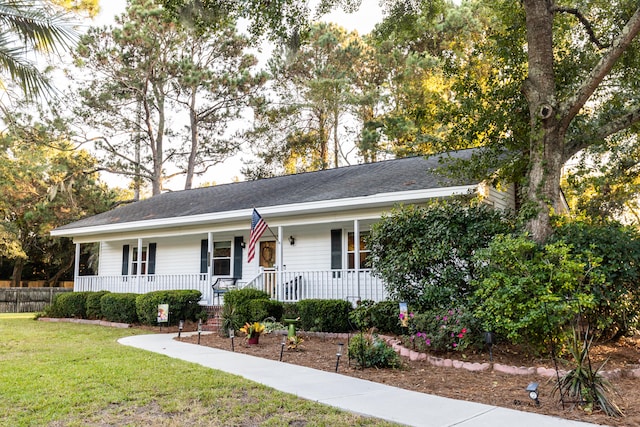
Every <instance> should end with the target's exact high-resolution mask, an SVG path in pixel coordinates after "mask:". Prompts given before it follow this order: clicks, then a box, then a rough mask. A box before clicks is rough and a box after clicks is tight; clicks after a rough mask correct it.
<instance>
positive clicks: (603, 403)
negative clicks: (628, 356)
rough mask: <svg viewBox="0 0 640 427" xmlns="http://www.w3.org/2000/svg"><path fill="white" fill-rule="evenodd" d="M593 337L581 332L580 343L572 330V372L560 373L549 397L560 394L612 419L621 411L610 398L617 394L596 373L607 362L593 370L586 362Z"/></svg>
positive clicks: (577, 335) (588, 361)
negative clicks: (583, 334) (582, 338)
mask: <svg viewBox="0 0 640 427" xmlns="http://www.w3.org/2000/svg"><path fill="white" fill-rule="evenodd" d="M592 341H593V337H591V338H588V332H587V333H585V338H584V341H582V340H581V339H580V337H579V334H578V333H577V332H576V331H575V329H574V330H573V336H572V338H571V339H570V342H569V347H568V351H569V353H570V354H571V356H572V357H573V360H572V364H573V369H571V370H570V371H569V372H567V373H566V374H564V375H563V376H562V377H560V379H559V380H558V382H557V383H556V384H555V386H554V387H553V395H554V396H555V394H556V393H557V392H560V394H561V396H562V395H563V394H566V396H568V397H570V398H573V399H576V401H577V402H579V404H581V405H583V407H584V408H585V409H588V410H593V409H598V408H599V409H601V410H602V411H604V413H605V414H607V415H608V416H612V417H618V416H621V415H622V410H621V409H620V407H619V406H618V405H617V404H616V403H615V402H614V401H613V396H614V395H615V394H617V392H616V390H615V389H614V387H613V385H612V384H611V383H610V382H609V381H608V380H607V379H606V378H604V377H603V376H602V375H601V374H600V371H601V370H602V368H603V367H604V365H605V364H606V363H607V361H606V360H605V361H604V362H603V363H602V364H601V365H600V366H599V367H598V368H597V369H596V370H594V369H593V368H592V366H591V361H590V360H589V349H590V347H591V343H592Z"/></svg>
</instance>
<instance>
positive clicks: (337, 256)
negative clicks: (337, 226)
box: [331, 230, 342, 270]
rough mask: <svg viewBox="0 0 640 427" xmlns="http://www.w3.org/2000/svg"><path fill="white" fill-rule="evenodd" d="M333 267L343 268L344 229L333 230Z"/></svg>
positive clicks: (334, 268)
mask: <svg viewBox="0 0 640 427" xmlns="http://www.w3.org/2000/svg"><path fill="white" fill-rule="evenodd" d="M331 269H332V270H342V230H331Z"/></svg>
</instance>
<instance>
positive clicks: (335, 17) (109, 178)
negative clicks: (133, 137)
mask: <svg viewBox="0 0 640 427" xmlns="http://www.w3.org/2000/svg"><path fill="white" fill-rule="evenodd" d="M312 1H313V0H312ZM126 4H127V2H126V0H100V13H99V14H98V16H97V17H96V18H94V20H93V22H92V25H95V26H105V25H113V24H114V17H115V16H117V15H120V14H122V13H123V12H124V10H125V7H126ZM322 20H323V21H327V22H335V23H337V24H339V25H341V26H342V27H344V28H345V29H347V30H348V31H354V30H355V31H357V32H358V33H359V34H361V35H362V34H367V33H369V32H370V31H371V30H372V29H373V27H374V26H375V25H376V24H377V23H379V22H381V21H382V9H381V8H380V6H379V5H378V0H362V6H361V7H360V9H359V10H358V11H357V12H354V13H351V14H348V13H345V12H343V11H342V10H336V11H333V12H332V13H330V14H327V15H325V16H324V17H323V18H322ZM264 50H265V51H270V50H271V49H268V48H267V49H264ZM248 156H249V155H248V154H247V153H240V154H238V155H236V156H235V157H233V158H231V159H229V160H227V161H225V162H224V164H221V165H216V166H214V167H213V168H211V169H210V170H209V171H208V172H207V174H206V175H204V176H201V177H198V178H195V179H194V180H195V185H196V186H197V185H199V184H200V183H205V182H206V183H212V182H215V183H216V184H224V183H229V182H233V181H234V180H241V181H242V180H244V177H243V176H242V175H241V174H240V169H241V167H242V157H244V158H247V157H248ZM103 179H104V180H105V181H106V182H107V183H108V184H109V185H110V186H119V187H127V186H128V180H126V179H124V178H122V177H119V176H116V175H112V174H105V175H103ZM165 185H166V186H167V187H169V188H170V189H171V190H180V189H182V188H184V176H179V177H177V178H176V179H174V180H173V181H171V182H168V183H165Z"/></svg>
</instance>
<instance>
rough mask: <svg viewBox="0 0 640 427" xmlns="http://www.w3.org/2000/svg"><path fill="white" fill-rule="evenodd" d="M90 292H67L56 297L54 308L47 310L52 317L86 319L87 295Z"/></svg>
mask: <svg viewBox="0 0 640 427" xmlns="http://www.w3.org/2000/svg"><path fill="white" fill-rule="evenodd" d="M89 293H90V292H65V293H62V294H58V295H56V297H55V299H54V300H53V304H52V306H51V307H50V308H49V309H47V310H46V314H47V315H48V316H51V317H67V318H77V319H84V318H86V310H87V309H86V304H87V295H88V294H89Z"/></svg>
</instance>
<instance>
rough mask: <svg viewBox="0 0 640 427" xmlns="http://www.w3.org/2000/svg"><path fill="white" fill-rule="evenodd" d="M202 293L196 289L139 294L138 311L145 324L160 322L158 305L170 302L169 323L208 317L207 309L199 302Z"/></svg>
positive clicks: (137, 300)
mask: <svg viewBox="0 0 640 427" xmlns="http://www.w3.org/2000/svg"><path fill="white" fill-rule="evenodd" d="M201 298H202V293H201V292H200V291H196V290H174V291H155V292H149V293H146V294H142V295H138V297H137V298H136V311H137V314H138V319H139V320H140V323H142V324H143V325H157V324H158V305H159V304H169V322H168V324H169V325H177V324H178V322H180V320H192V321H197V320H198V319H206V316H207V314H206V311H205V309H204V307H203V306H201V305H200V304H198V303H199V302H200V299H201Z"/></svg>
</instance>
